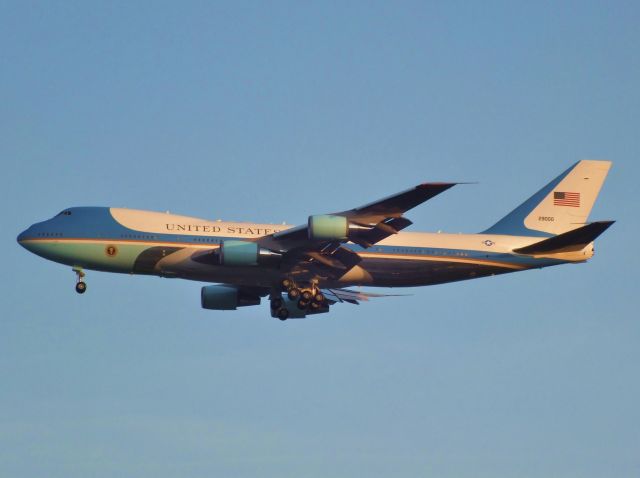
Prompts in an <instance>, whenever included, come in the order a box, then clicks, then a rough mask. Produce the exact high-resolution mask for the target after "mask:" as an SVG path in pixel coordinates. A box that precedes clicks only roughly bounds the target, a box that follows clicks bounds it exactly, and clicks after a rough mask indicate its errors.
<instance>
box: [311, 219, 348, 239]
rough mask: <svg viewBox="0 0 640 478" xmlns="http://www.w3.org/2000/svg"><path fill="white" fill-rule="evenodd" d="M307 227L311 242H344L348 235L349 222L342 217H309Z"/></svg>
mask: <svg viewBox="0 0 640 478" xmlns="http://www.w3.org/2000/svg"><path fill="white" fill-rule="evenodd" d="M308 226H309V227H308V231H309V239H311V240H312V241H344V240H345V239H347V237H348V235H349V221H348V220H347V218H346V217H343V216H331V215H320V216H309V223H308Z"/></svg>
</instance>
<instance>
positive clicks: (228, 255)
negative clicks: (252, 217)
mask: <svg viewBox="0 0 640 478" xmlns="http://www.w3.org/2000/svg"><path fill="white" fill-rule="evenodd" d="M219 257H220V264H221V265H223V266H257V265H275V264H277V263H278V262H279V261H280V259H281V257H282V255H281V254H278V253H277V252H273V251H270V250H269V249H264V248H262V247H260V246H258V244H256V243H255V242H249V241H234V240H229V241H222V244H221V245H220V252H219Z"/></svg>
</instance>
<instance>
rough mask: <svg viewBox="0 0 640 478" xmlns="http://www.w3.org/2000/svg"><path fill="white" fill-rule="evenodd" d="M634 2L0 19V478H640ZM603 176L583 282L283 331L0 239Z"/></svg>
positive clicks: (388, 302) (486, 214) (365, 309)
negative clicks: (579, 168)
mask: <svg viewBox="0 0 640 478" xmlns="http://www.w3.org/2000/svg"><path fill="white" fill-rule="evenodd" d="M638 5H639V4H638V2H633V1H629V2H616V1H614V2H504V3H503V2H437V3H430V2H360V3H358V2H318V3H315V4H312V3H309V2H289V3H283V2H228V3H213V2H149V3H144V2H105V3H100V2H85V1H77V2H71V1H67V2H22V1H19V2H2V3H1V10H2V14H1V15H0V94H1V97H0V98H1V100H0V161H1V164H2V175H1V176H0V190H1V191H2V201H0V209H1V214H2V218H3V223H2V228H1V229H0V234H1V238H2V242H1V244H2V251H3V253H2V257H3V262H4V264H3V267H2V270H3V272H2V277H3V279H2V289H3V293H2V296H1V298H0V307H1V308H0V310H1V311H2V312H1V317H2V318H1V320H0V475H1V476H22V477H41V476H47V477H52V478H57V477H61V478H62V477H64V478H74V477H86V476H92V477H112V476H131V477H154V478H157V477H173V476H181V477H202V476H224V477H238V478H240V477H242V478H244V477H247V478H249V477H251V478H253V477H256V476H260V477H279V478H281V477H301V476H302V477H326V476H332V477H352V476H367V477H389V476H398V477H416V476H439V477H456V478H461V477H474V478H476V477H496V476H504V477H513V476H518V477H532V478H537V477H548V476H553V477H581V478H585V477H605V476H606V477H610V476H615V477H618V478H625V477H637V476H638V474H639V473H640V411H639V408H638V403H640V384H639V383H638V376H639V375H640V347H639V344H640V319H639V318H638V309H639V305H640V304H639V298H638V296H639V288H638V282H637V281H638V279H637V277H638V268H639V267H640V264H639V262H640V261H639V259H638V255H637V247H638V246H637V243H638V237H639V235H640V226H639V225H638V217H639V214H638V213H639V211H638V194H637V191H638V178H640V165H639V163H638V158H639V157H640V144H639V141H640V140H639V138H640V134H639V133H640V131H639V128H638V125H639V124H640V117H639V112H640V93H639V91H640V89H639V88H638V86H639V85H640V56H639V54H638V52H639V51H640V29H639V28H638V24H639V23H640V7H639V6H638ZM583 158H591V159H611V160H613V161H614V168H613V169H612V171H611V174H610V175H609V179H608V181H607V183H606V185H605V187H604V190H603V193H602V195H601V196H600V201H599V202H598V203H597V205H596V207H595V209H594V211H593V215H592V218H594V219H617V220H618V221H619V222H618V223H617V224H616V225H615V226H614V227H613V228H611V229H610V230H609V231H608V232H607V233H606V234H605V235H604V236H603V237H602V239H600V240H599V241H598V244H597V254H596V257H595V258H594V259H593V261H592V262H590V263H589V264H586V265H574V266H564V267H559V268H550V269H546V270H542V271H531V272H525V273H520V274H512V275H506V276H501V277H494V278H488V279H482V280H477V281H470V282H461V283H454V284H448V285H443V286H436V287H430V288H423V289H412V290H409V291H408V292H410V293H411V294H412V295H411V296H410V297H405V298H389V299H383V300H378V301H375V303H373V302H371V303H368V304H364V305H361V306H359V307H355V306H342V307H335V308H334V310H333V311H332V313H331V314H330V315H328V316H322V317H320V318H317V319H313V320H306V321H288V322H286V323H280V322H279V321H277V320H274V319H271V318H269V317H268V310H267V308H266V306H263V307H259V308H249V309H245V310H241V311H237V312H235V313H234V312H231V313H216V312H210V311H203V310H201V309H200V306H199V290H200V285H201V284H198V283H195V282H186V281H172V280H166V279H159V278H153V277H137V276H126V275H110V274H105V273H97V272H94V273H91V272H90V273H89V275H88V284H89V290H88V292H87V294H85V295H84V296H78V295H77V294H76V293H75V292H74V291H73V285H74V276H73V273H72V272H71V270H69V269H68V268H66V267H64V266H61V265H58V264H54V263H50V262H47V261H44V260H41V259H39V258H38V257H36V256H34V255H31V254H29V253H27V252H26V251H25V250H23V249H21V248H20V247H19V246H18V244H17V243H16V242H15V236H16V235H17V234H18V233H19V232H20V231H21V230H23V229H24V228H25V227H27V226H28V225H30V224H31V223H33V222H36V221H39V220H42V219H45V218H48V217H50V216H52V215H53V214H55V213H57V212H58V211H59V210H61V209H63V208H64V207H67V206H71V205H113V206H127V207H135V208H144V209H153V210H171V211H172V212H176V213H182V214H189V215H194V216H201V217H206V218H212V219H213V218H218V217H220V218H223V219H229V220H232V219H233V220H248V221H261V222H269V221H274V222H281V221H283V220H287V221H288V222H291V223H299V222H302V221H304V220H305V219H306V216H307V215H308V214H310V213H323V212H329V211H334V210H341V209H345V208H350V207H353V206H357V205H360V204H362V203H365V202H368V201H370V200H373V199H376V198H378V197H381V196H384V195H387V194H389V193H392V192H395V191H397V190H401V189H403V188H406V187H409V186H411V185H414V184H416V183H417V182H422V181H425V180H434V181H438V180H441V181H448V180H453V181H456V180H458V181H460V180H462V181H478V183H479V184H477V185H469V186H459V187H457V188H454V189H452V190H450V191H448V192H447V193H445V194H443V195H442V196H439V197H438V198H436V199H434V200H433V201H430V202H429V203H428V204H425V205H424V206H422V207H420V208H418V209H416V210H414V211H413V212H412V213H411V214H410V217H411V219H412V220H413V221H414V223H415V225H414V226H413V230H438V229H442V230H445V231H449V232H459V231H463V232H474V231H478V230H481V229H482V228H485V227H487V226H489V225H491V224H492V223H493V222H494V221H495V220H497V219H498V218H500V217H501V216H502V215H504V214H505V213H506V212H508V211H509V210H510V209H511V208H512V207H513V206H515V205H517V204H518V203H519V202H520V201H521V200H522V199H524V198H526V197H527V196H528V195H529V194H530V193H532V192H534V191H535V190H537V189H538V188H539V187H540V186H542V185H543V184H545V183H546V181H547V180H549V179H551V178H553V177H554V176H555V175H557V174H558V173H559V172H561V171H562V170H564V169H565V168H566V167H567V166H568V165H569V164H571V163H573V162H575V161H577V160H578V159H583Z"/></svg>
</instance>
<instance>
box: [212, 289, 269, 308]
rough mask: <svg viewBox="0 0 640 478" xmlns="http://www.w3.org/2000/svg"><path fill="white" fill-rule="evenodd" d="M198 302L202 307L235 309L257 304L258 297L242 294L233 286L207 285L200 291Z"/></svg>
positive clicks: (258, 302)
mask: <svg viewBox="0 0 640 478" xmlns="http://www.w3.org/2000/svg"><path fill="white" fill-rule="evenodd" d="M200 302H201V304H202V308H203V309H209V310H236V308H238V307H245V306H248V305H259V304H260V297H259V296H251V295H247V294H244V293H242V292H241V291H240V290H238V289H237V288H235V287H233V286H228V285H207V286H204V287H203V288H202V290H201V291H200Z"/></svg>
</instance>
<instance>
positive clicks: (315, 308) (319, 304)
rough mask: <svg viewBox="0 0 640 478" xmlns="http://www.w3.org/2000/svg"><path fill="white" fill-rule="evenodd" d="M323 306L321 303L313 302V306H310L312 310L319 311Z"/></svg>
mask: <svg viewBox="0 0 640 478" xmlns="http://www.w3.org/2000/svg"><path fill="white" fill-rule="evenodd" d="M321 306H322V304H321V303H320V302H311V304H309V307H310V308H311V310H318V309H319V308H320V307H321Z"/></svg>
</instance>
